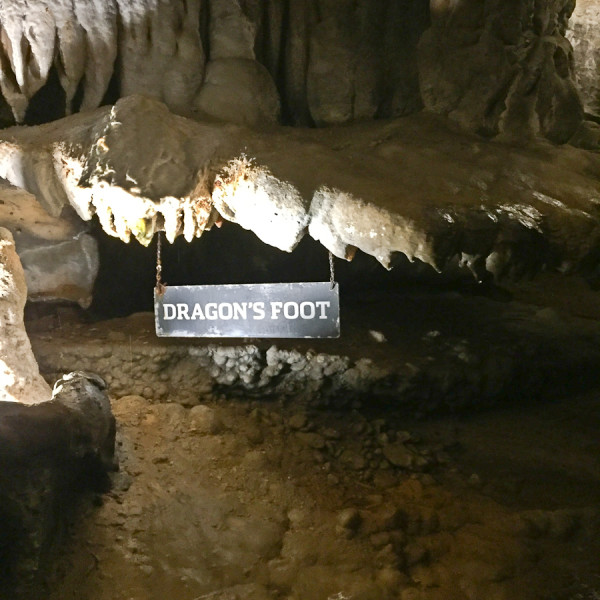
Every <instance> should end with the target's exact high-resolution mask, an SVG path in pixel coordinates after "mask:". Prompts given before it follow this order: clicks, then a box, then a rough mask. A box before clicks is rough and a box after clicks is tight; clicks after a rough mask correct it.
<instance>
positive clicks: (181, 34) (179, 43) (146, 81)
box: [117, 0, 204, 113]
mask: <svg viewBox="0 0 600 600" xmlns="http://www.w3.org/2000/svg"><path fill="white" fill-rule="evenodd" d="M117 4H118V11H119V18H120V21H119V22H120V28H119V50H118V56H119V64H120V70H119V83H120V88H121V89H120V94H121V96H129V95H131V94H146V95H151V96H154V97H156V98H158V99H160V100H162V101H163V102H165V104H167V106H168V107H169V108H170V109H171V110H173V111H174V112H177V113H187V112H189V111H190V109H191V106H192V102H193V99H194V97H195V95H196V93H197V92H198V90H199V89H200V86H201V84H202V77H203V75H204V51H203V49H202V44H201V41H200V32H199V30H198V15H199V12H200V0H170V1H169V2H165V1H157V0H118V1H117Z"/></svg>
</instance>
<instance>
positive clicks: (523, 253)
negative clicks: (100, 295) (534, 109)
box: [0, 96, 600, 279]
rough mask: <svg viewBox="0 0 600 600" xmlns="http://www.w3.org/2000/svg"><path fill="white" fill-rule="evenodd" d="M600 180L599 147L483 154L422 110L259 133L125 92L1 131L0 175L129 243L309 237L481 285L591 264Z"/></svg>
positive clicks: (281, 242) (484, 149)
mask: <svg viewBox="0 0 600 600" xmlns="http://www.w3.org/2000/svg"><path fill="white" fill-rule="evenodd" d="M133 147H135V148H138V149H139V150H138V151H137V152H135V153H132V152H131V148H133ZM432 164H435V166H436V168H435V172H434V173H432V172H431V169H430V167H431V165H432ZM599 172H600V155H598V154H597V153H591V152H584V151H582V150H577V149H575V148H571V147H564V148H559V147H553V146H550V145H548V144H532V145H531V146H530V147H528V148H527V149H519V150H517V149H514V148H512V147H509V146H505V145H502V144H499V143H486V144H482V142H481V140H480V138H477V137H475V136H470V135H465V134H460V133H457V132H456V131H452V130H450V129H449V128H448V127H447V125H446V124H445V122H444V121H443V120H442V119H441V118H437V117H434V116H432V115H427V114H422V115H420V116H419V117H416V116H415V117H412V118H411V119H410V120H408V119H406V120H402V119H401V120H397V121H391V122H378V123H370V124H365V125H356V126H354V127H349V128H338V129H329V130H322V129H317V130H315V129H313V130H297V129H279V130H272V131H270V132H269V133H268V134H259V133H256V132H252V131H249V130H246V129H244V128H241V127H237V126H234V125H220V124H212V123H198V122H195V121H192V120H189V119H185V118H182V117H179V116H175V115H173V114H171V113H170V112H169V111H168V109H167V107H166V106H165V105H163V104H161V103H160V102H158V101H156V100H153V99H149V98H142V97H136V96H131V97H129V98H126V99H123V100H120V101H119V102H118V103H117V104H116V105H115V106H114V107H106V108H102V109H98V111H97V112H95V113H90V114H86V115H83V114H81V115H73V116H71V117H68V118H67V119H66V120H63V121H57V122H55V123H52V124H48V125H43V126H39V127H36V128H33V127H32V128H13V129H9V130H5V131H4V132H3V133H2V136H1V137H0V176H2V177H5V178H6V179H8V180H9V181H10V182H11V183H12V184H14V185H18V186H21V187H23V188H24V189H26V190H27V191H29V192H30V193H33V194H35V195H36V197H37V198H38V200H39V201H40V203H41V204H42V205H43V206H44V207H45V208H46V209H47V210H48V211H49V212H51V213H52V214H60V211H61V210H63V208H64V206H65V205H67V204H70V205H71V206H72V207H73V208H74V209H75V211H76V212H77V214H78V215H79V216H80V217H81V218H83V219H85V220H89V219H90V218H91V217H92V216H93V215H94V214H97V215H98V218H99V220H100V223H101V225H102V227H103V228H104V230H105V231H106V232H107V233H109V234H110V235H113V236H115V237H119V238H120V239H122V240H123V241H126V242H127V241H129V239H130V237H131V236H132V235H133V236H134V237H136V238H137V239H138V240H139V241H140V242H141V243H143V244H145V245H147V244H149V243H150V241H151V239H152V236H153V234H154V232H155V231H156V230H157V229H164V230H165V231H166V234H167V238H168V239H169V240H170V241H173V240H174V239H175V238H176V237H177V236H178V235H184V236H185V238H186V239H187V240H191V239H192V238H194V237H198V236H200V235H202V233H203V232H204V231H205V230H206V229H209V228H210V227H211V226H212V225H213V224H214V223H219V221H221V220H222V219H228V220H232V221H234V222H239V223H240V224H241V225H242V226H244V227H246V228H248V229H251V230H252V231H254V232H255V233H256V234H257V235H258V236H259V237H260V238H261V239H263V240H264V241H266V242H267V243H269V244H272V245H274V246H276V247H277V248H280V249H282V250H286V251H291V250H293V248H294V247H295V246H296V244H297V243H298V241H299V240H300V239H301V237H302V236H303V235H304V234H305V233H306V232H307V231H308V232H309V233H310V234H311V235H312V236H313V237H314V238H315V239H317V240H319V241H321V242H322V243H323V244H324V245H325V246H326V247H327V248H328V249H329V250H331V251H332V252H333V253H334V254H336V255H337V256H339V257H342V258H352V256H353V255H354V252H355V251H356V249H357V248H358V249H360V250H362V251H364V252H366V253H368V254H370V255H372V256H375V257H376V258H377V260H379V261H380V262H381V263H382V264H383V265H384V266H386V267H389V266H390V265H391V263H392V260H393V257H394V254H395V253H398V252H400V253H403V254H404V255H406V256H407V257H408V258H409V259H410V260H411V261H412V260H415V259H418V260H420V261H422V262H424V263H427V264H430V265H432V266H433V267H434V268H436V269H438V270H441V269H443V268H444V266H446V265H447V264H449V263H456V262H457V261H458V262H459V263H460V264H462V265H463V266H465V267H468V268H469V269H470V270H471V271H472V272H473V273H474V274H475V275H476V276H477V277H478V278H480V279H484V278H486V277H488V276H489V275H490V274H492V275H494V276H495V277H503V276H506V275H510V276H515V277H518V276H522V275H531V274H534V273H536V272H538V271H539V270H541V269H544V268H546V267H560V268H561V269H562V270H570V269H577V268H580V267H586V268H588V269H594V268H596V264H597V260H596V258H595V257H596V256H597V250H598V244H599V243H600V241H599V240H600V230H599V228H598V225H599V221H598V211H597V206H598V187H597V186H598V173H599Z"/></svg>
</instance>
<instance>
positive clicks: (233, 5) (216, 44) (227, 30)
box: [210, 0, 258, 60]
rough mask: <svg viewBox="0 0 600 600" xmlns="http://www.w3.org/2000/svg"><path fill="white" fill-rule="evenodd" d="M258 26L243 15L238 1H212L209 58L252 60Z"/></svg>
mask: <svg viewBox="0 0 600 600" xmlns="http://www.w3.org/2000/svg"><path fill="white" fill-rule="evenodd" d="M257 29H258V24H257V23H256V22H254V21H253V20H252V19H251V18H249V15H246V14H245V13H244V10H243V8H242V6H241V2H240V1H239V0H213V1H212V2H211V19H210V57H211V59H212V60H216V59H219V58H247V59H250V60H254V59H255V58H256V56H255V53H254V44H255V42H256V33H257Z"/></svg>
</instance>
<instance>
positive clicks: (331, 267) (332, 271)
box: [329, 250, 335, 289]
mask: <svg viewBox="0 0 600 600" xmlns="http://www.w3.org/2000/svg"><path fill="white" fill-rule="evenodd" d="M329 281H330V283H331V289H334V288H335V266H334V264H333V253H332V252H331V250H330V251H329Z"/></svg>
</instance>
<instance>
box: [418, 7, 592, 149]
mask: <svg viewBox="0 0 600 600" xmlns="http://www.w3.org/2000/svg"><path fill="white" fill-rule="evenodd" d="M574 6H575V2H574V0H551V1H549V2H535V3H533V2H529V1H528V0H517V1H516V2H498V1H496V0H485V2H481V1H480V0H467V1H463V2H448V1H445V0H433V1H432V2H431V18H432V26H431V29H429V30H428V31H427V32H426V33H425V34H424V35H423V36H422V38H421V40H420V42H419V77H420V82H421V93H422V96H423V101H424V104H425V106H426V108H428V109H430V110H433V111H435V112H439V113H442V114H445V115H448V116H449V117H450V118H451V119H453V120H455V121H457V122H458V123H459V124H460V125H461V126H463V127H465V128H467V129H469V130H471V131H476V132H478V133H480V134H483V135H486V136H494V135H497V134H502V135H503V136H504V137H507V138H509V139H520V138H523V137H525V138H526V137H531V136H536V135H541V136H544V137H547V138H548V139H550V140H552V141H554V142H558V143H563V142H567V141H568V140H569V139H570V138H571V137H572V136H573V134H574V133H575V132H576V131H577V129H578V127H579V125H580V123H581V121H582V119H583V107H582V105H581V100H580V98H579V95H578V93H577V90H576V88H575V83H574V71H573V54H572V48H571V45H570V44H569V42H568V40H567V39H566V38H565V33H566V29H567V21H568V18H569V16H570V14H571V12H572V11H573V8H574Z"/></svg>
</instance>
